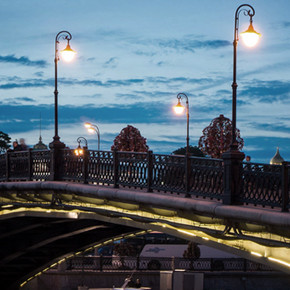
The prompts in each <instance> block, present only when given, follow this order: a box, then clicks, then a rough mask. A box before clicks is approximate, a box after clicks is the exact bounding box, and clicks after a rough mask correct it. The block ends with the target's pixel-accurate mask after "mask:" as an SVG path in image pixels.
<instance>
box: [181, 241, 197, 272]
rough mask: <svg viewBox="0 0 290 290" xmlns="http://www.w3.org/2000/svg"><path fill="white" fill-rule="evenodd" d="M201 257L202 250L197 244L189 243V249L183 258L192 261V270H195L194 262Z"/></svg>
mask: <svg viewBox="0 0 290 290" xmlns="http://www.w3.org/2000/svg"><path fill="white" fill-rule="evenodd" d="M199 257H200V248H199V246H198V244H197V243H195V242H189V243H188V246H187V249H186V250H185V251H184V253H183V258H185V259H189V260H190V268H191V269H193V268H194V266H193V262H194V261H195V260H197V259H199Z"/></svg>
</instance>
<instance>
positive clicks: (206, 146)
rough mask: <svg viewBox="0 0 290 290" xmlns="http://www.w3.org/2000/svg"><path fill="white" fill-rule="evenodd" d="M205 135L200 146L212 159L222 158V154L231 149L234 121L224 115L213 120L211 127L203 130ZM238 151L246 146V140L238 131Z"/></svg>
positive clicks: (237, 130)
mask: <svg viewBox="0 0 290 290" xmlns="http://www.w3.org/2000/svg"><path fill="white" fill-rule="evenodd" d="M202 133H203V135H202V136H201V137H200V138H199V142H198V146H199V148H200V149H201V151H202V152H203V153H204V154H207V155H210V156H211V157H212V158H221V156H222V153H224V152H226V151H228V150H229V149H230V145H231V140H232V121H231V120H230V119H228V118H226V117H224V115H220V116H219V117H217V118H215V119H213V120H212V121H211V123H210V124H209V126H207V127H206V128H204V129H203V131H202ZM236 139H237V144H238V149H239V150H241V149H242V148H243V146H244V140H243V139H242V138H241V136H240V130H239V129H236Z"/></svg>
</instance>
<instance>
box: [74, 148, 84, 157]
mask: <svg viewBox="0 0 290 290" xmlns="http://www.w3.org/2000/svg"><path fill="white" fill-rule="evenodd" d="M74 153H75V155H76V156H80V155H83V154H84V150H83V149H82V148H80V147H78V148H77V149H75V150H74Z"/></svg>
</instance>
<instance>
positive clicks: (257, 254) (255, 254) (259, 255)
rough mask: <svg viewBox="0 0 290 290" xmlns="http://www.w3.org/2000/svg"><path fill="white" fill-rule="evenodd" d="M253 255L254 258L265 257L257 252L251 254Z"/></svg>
mask: <svg viewBox="0 0 290 290" xmlns="http://www.w3.org/2000/svg"><path fill="white" fill-rule="evenodd" d="M251 254H252V255H254V256H258V257H263V255H261V254H260V253H257V252H251Z"/></svg>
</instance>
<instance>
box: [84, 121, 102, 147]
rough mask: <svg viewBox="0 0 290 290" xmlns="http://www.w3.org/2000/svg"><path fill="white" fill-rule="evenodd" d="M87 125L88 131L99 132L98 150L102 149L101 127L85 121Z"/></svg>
mask: <svg viewBox="0 0 290 290" xmlns="http://www.w3.org/2000/svg"><path fill="white" fill-rule="evenodd" d="M85 127H86V128H87V129H88V131H89V132H90V133H97V137H98V151H100V141H101V137H100V130H99V127H98V126H97V125H95V124H92V123H89V122H86V123H85Z"/></svg>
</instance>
